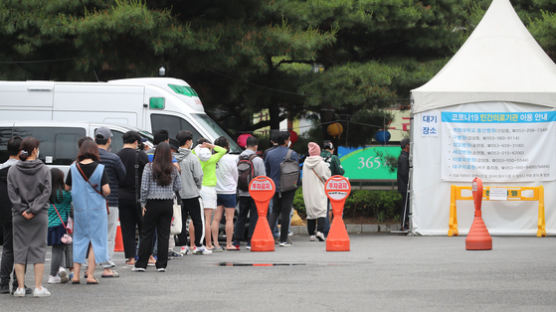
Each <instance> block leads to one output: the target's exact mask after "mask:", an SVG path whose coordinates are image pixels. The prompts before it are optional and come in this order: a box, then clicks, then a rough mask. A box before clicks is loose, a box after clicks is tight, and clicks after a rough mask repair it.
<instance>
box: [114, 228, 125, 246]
mask: <svg viewBox="0 0 556 312" xmlns="http://www.w3.org/2000/svg"><path fill="white" fill-rule="evenodd" d="M115 240H116V241H115V243H114V251H115V252H123V251H124V240H123V238H122V228H121V227H120V220H118V227H117V228H116V239H115Z"/></svg>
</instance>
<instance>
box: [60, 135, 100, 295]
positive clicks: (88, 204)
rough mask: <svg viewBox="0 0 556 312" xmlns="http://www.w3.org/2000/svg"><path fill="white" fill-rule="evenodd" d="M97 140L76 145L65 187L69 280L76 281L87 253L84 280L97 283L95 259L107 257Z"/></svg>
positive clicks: (98, 260) (75, 282) (98, 261)
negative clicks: (69, 213)
mask: <svg viewBox="0 0 556 312" xmlns="http://www.w3.org/2000/svg"><path fill="white" fill-rule="evenodd" d="M99 159H100V157H99V154H98V147H97V144H96V143H95V142H93V141H91V140H85V141H83V143H82V144H81V146H80V147H79V154H78V155H77V161H76V162H74V163H73V164H72V165H71V166H70V171H69V172H68V176H67V178H66V190H70V189H71V197H72V200H73V217H74V221H75V223H74V231H73V262H74V263H73V268H74V274H73V278H72V284H79V271H80V270H81V265H82V264H84V263H85V261H86V260H85V258H86V256H87V250H89V255H88V261H87V262H88V267H87V284H98V281H97V280H96V279H95V277H94V275H93V273H94V272H95V264H96V263H104V262H107V261H108V246H107V245H108V238H107V233H108V224H107V223H108V221H107V220H108V216H107V214H108V213H109V211H108V209H107V205H106V198H105V196H108V194H110V186H109V185H108V175H107V174H106V171H105V170H104V165H102V164H100V163H99Z"/></svg>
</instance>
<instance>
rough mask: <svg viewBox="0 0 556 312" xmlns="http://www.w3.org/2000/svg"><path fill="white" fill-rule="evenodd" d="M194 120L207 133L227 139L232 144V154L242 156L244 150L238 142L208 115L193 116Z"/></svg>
mask: <svg viewBox="0 0 556 312" xmlns="http://www.w3.org/2000/svg"><path fill="white" fill-rule="evenodd" d="M191 115H192V116H193V118H195V120H196V121H197V122H198V123H199V124H200V125H201V126H202V127H203V128H204V129H205V130H206V131H207V132H209V133H210V135H211V136H212V137H215V138H218V137H220V136H223V137H225V138H226V139H227V140H228V142H230V154H240V153H241V152H242V149H241V148H240V147H239V145H237V143H236V141H235V140H234V139H232V137H230V135H229V134H228V133H226V131H224V129H222V128H221V127H220V126H219V125H218V124H217V123H216V122H215V121H214V120H212V119H211V118H210V117H209V116H208V115H207V114H191Z"/></svg>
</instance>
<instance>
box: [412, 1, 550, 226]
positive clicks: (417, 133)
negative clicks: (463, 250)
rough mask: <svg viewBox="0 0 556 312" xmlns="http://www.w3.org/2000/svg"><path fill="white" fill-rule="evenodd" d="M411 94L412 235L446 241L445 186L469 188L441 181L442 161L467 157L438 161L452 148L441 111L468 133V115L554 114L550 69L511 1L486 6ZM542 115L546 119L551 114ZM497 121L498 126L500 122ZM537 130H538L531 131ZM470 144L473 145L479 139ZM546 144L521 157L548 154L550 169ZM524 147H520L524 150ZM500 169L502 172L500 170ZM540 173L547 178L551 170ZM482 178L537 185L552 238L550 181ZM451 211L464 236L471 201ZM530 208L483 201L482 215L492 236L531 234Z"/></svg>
mask: <svg viewBox="0 0 556 312" xmlns="http://www.w3.org/2000/svg"><path fill="white" fill-rule="evenodd" d="M411 93H412V99H413V106H412V112H413V117H414V122H413V125H412V129H411V131H412V137H413V142H412V145H411V149H412V150H411V152H412V157H413V158H412V159H413V177H412V180H413V181H412V182H413V183H412V197H411V198H412V202H411V208H412V212H413V220H412V225H413V230H414V232H416V233H418V234H423V235H438V234H440V235H446V234H447V233H448V222H449V204H450V185H471V180H472V178H470V179H468V180H465V181H467V182H464V181H463V180H462V179H451V178H449V177H448V178H447V177H446V174H445V172H444V171H446V170H451V169H446V168H451V167H450V166H448V165H447V164H446V162H447V161H446V159H451V160H453V159H458V160H463V161H466V159H465V158H463V157H457V158H448V157H446V156H445V153H446V151H445V150H446V148H447V146H448V145H447V144H452V145H455V144H453V140H454V139H453V138H452V137H451V136H448V135H446V128H445V127H447V123H444V122H443V121H442V118H448V117H449V116H448V117H447V115H444V114H443V113H446V112H450V114H453V116H454V118H458V115H456V114H455V113H458V112H459V113H463V114H462V115H459V117H461V118H464V119H465V118H469V121H466V122H468V123H462V124H461V125H463V126H461V127H456V128H454V129H456V131H467V130H466V129H467V126H473V124H472V123H471V122H472V121H473V118H479V115H477V114H475V115H473V113H481V112H487V113H488V112H494V113H493V115H503V114H504V113H505V112H517V113H523V114H527V113H531V112H535V113H539V112H541V113H542V112H553V111H555V110H556V64H554V62H553V61H552V60H551V59H550V58H549V57H548V56H547V55H546V53H545V52H544V51H543V50H542V48H541V47H540V46H539V44H538V43H537V42H536V41H535V39H534V38H533V37H532V36H531V34H530V33H529V32H528V31H527V29H526V27H525V26H524V25H523V23H522V22H521V20H520V19H519V17H518V15H517V14H516V12H515V11H514V9H513V7H512V5H511V4H510V2H509V1H508V0H493V2H492V4H491V5H490V7H489V9H488V10H487V12H486V14H485V15H484V17H483V19H482V20H481V22H480V23H479V25H477V27H476V28H475V30H474V31H473V33H472V34H471V36H469V38H468V39H467V41H466V42H465V44H464V45H463V46H462V47H461V48H460V50H459V51H458V52H457V53H456V54H455V55H454V56H453V58H452V59H451V60H450V61H449V62H448V63H447V64H446V65H445V66H444V68H443V69H442V70H441V71H440V72H438V73H437V74H436V76H434V77H433V78H432V79H431V80H430V81H429V82H427V83H426V84H425V85H423V86H421V87H419V88H417V89H414V90H412V92H411ZM446 114H447V113H446ZM548 114H549V116H552V115H550V114H551V113H548ZM516 116H518V115H516ZM542 116H544V115H542ZM491 117H492V116H491ZM435 118H438V121H437V125H438V128H436V129H435V131H437V132H435V133H432V135H431V133H429V132H428V129H429V128H428V126H429V125H431V120H433V121H436V119H435ZM481 118H482V117H481ZM489 118H490V117H489ZM495 118H499V117H495ZM501 118H502V120H504V118H507V117H504V116H502V117H501ZM516 118H517V117H516ZM475 120H476V119H475ZM497 120H498V119H497ZM451 121H453V120H451ZM462 122H463V121H462ZM554 123H555V122H548V123H547V124H550V125H549V126H548V129H549V130H548V132H547V135H549V134H550V133H552V132H551V131H552V130H550V129H552V128H556V126H552V124H554ZM433 125H434V124H433ZM523 126H526V125H525V124H521V125H517V124H516V125H512V126H511V127H513V128H511V130H503V131H521V130H519V129H520V127H523ZM480 127H481V126H477V127H476V131H477V132H481V131H487V130H488V129H490V128H492V127H490V128H488V127H487V128H484V129H485V130H483V129H482V128H480ZM537 128H538V129H540V128H539V127H538V126H537ZM450 129H451V128H450ZM513 129H517V130H513ZM452 130H453V129H452ZM472 131H475V130H472ZM488 131H490V130H488ZM492 131H493V132H494V131H495V130H492ZM532 131H533V130H532ZM539 131H541V130H539ZM541 136H542V135H540V136H539V137H541ZM462 137H464V136H462ZM508 137H509V136H508ZM476 138H477V139H479V135H477V136H476ZM481 138H482V137H481ZM546 138H548V136H547V137H546ZM450 140H452V141H450ZM530 141H535V140H530ZM552 142H554V137H552ZM545 143H547V141H546V140H544V141H539V144H536V145H535V146H530V147H529V148H528V151H526V153H529V151H530V150H535V155H547V154H550V156H546V157H551V160H554V162H552V164H553V165H554V167H556V147H552V146H556V144H554V143H551V144H545ZM527 144H528V143H527V142H525V145H527ZM479 145H481V144H480V142H479ZM483 145H484V144H483ZM450 146H451V145H450ZM488 146H490V145H488ZM483 150H486V151H488V150H489V148H488V147H487V146H484V148H483ZM452 152H462V151H460V150H457V151H456V150H454V151H449V152H448V153H452ZM466 152H467V151H464V152H462V153H466ZM467 153H469V154H472V153H473V154H475V153H477V154H481V153H482V152H480V151H479V152H475V151H474V152H467ZM450 156H452V157H453V155H450ZM535 157H536V156H535ZM476 159H477V158H475V160H476ZM535 159H536V158H535ZM535 159H529V160H530V161H533V160H535ZM467 160H468V159H467ZM519 160H522V159H519ZM453 167H454V168H455V167H456V166H455V165H454V166H453ZM473 167H474V168H476V166H474V165H472V166H470V167H469V168H473ZM477 167H478V166H477ZM501 168H505V167H501ZM510 168H511V167H510ZM499 170H500V172H504V170H503V169H500V168H499ZM546 170H547V172H548V171H549V170H550V169H546ZM471 171H473V170H471ZM477 172H479V171H477ZM542 175H543V173H542V172H541V173H539V176H542ZM456 176H457V175H456ZM483 180H484V182H485V185H490V186H497V185H498V186H538V185H543V186H544V188H545V207H546V208H545V210H546V226H547V231H548V233H549V234H551V233H552V234H554V233H556V209H555V207H556V176H554V175H552V174H551V175H548V174H547V176H546V177H543V178H534V177H533V178H523V179H521V180H520V181H519V182H516V181H517V180H519V179H516V181H514V180H513V179H507V178H506V179H503V178H500V179H498V180H497V179H489V178H483ZM457 206H458V219H459V220H458V221H459V230H460V234H465V233H466V232H467V231H468V228H469V226H470V224H471V222H472V218H473V205H472V204H471V202H466V201H465V202H463V201H462V202H458V203H457ZM536 208H537V203H536V202H520V203H508V202H507V201H499V202H494V201H493V202H485V203H483V217H484V219H485V223H486V224H487V226H488V228H489V231H490V232H491V233H492V234H508V235H521V234H534V233H536V230H537V228H536V225H537V223H536V220H537V210H536Z"/></svg>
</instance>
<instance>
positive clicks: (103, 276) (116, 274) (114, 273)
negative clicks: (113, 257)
mask: <svg viewBox="0 0 556 312" xmlns="http://www.w3.org/2000/svg"><path fill="white" fill-rule="evenodd" d="M100 277H102V278H113V277H120V274H119V273H118V272H116V271H112V274H102V275H101V276H100Z"/></svg>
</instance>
